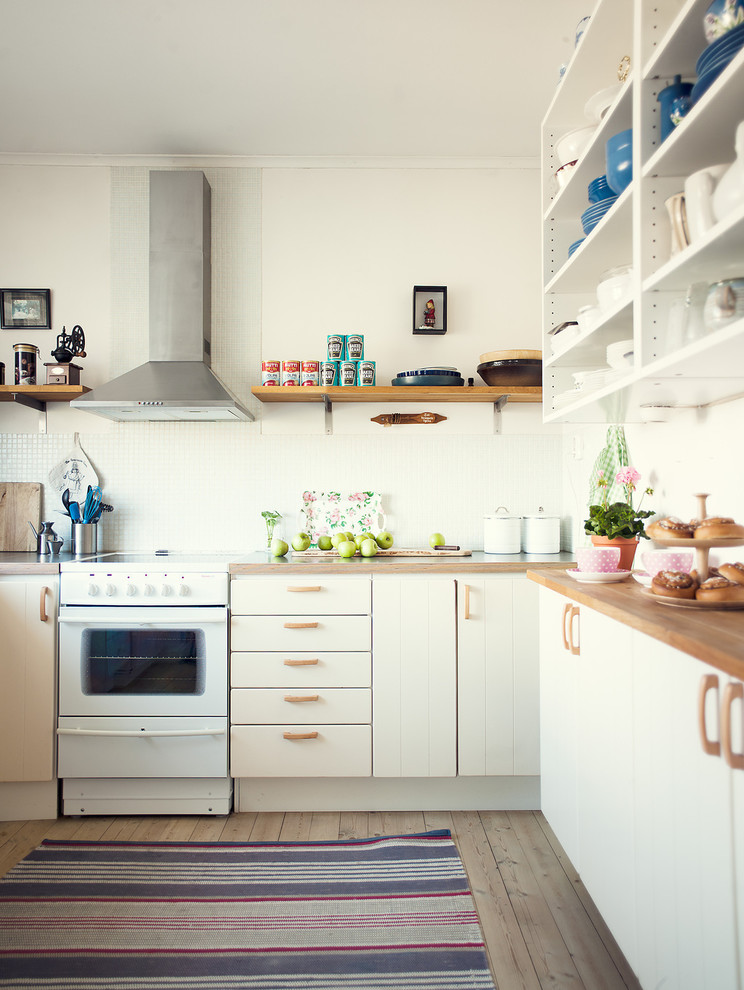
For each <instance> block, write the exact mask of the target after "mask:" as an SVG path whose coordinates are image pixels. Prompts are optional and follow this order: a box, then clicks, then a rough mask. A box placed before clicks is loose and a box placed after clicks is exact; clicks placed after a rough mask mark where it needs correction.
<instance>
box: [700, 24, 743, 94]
mask: <svg viewBox="0 0 744 990" xmlns="http://www.w3.org/2000/svg"><path fill="white" fill-rule="evenodd" d="M741 48H744V24H740V25H739V26H738V27H735V28H732V30H731V31H727V32H726V34H724V35H723V36H722V37H720V38H718V39H717V40H716V41H714V42H712V43H711V44H710V45H708V47H707V48H706V49H705V50H704V52H703V54H702V55H701V56H700V58H699V59H698V60H697V63H696V65H695V71H696V72H697V76H698V80H697V82H696V83H695V85H694V86H693V88H692V93H690V100H691V101H692V103H693V104H695V103H697V101H698V100H699V99H700V97H701V96H702V95H703V93H705V92H706V91H707V90H708V89H709V88H710V87H711V86H712V85H713V83H714V82H715V81H716V79H717V78H718V77H719V76H720V74H721V73H722V72H723V70H724V69H725V68H726V66H727V65H728V64H729V62H730V61H731V60H732V59H733V58H735V56H736V55H737V54H738V53H739V51H740V50H741Z"/></svg>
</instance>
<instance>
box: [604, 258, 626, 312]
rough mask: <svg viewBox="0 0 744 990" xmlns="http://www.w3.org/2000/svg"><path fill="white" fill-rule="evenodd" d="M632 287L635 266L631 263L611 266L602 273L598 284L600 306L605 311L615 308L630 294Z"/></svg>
mask: <svg viewBox="0 0 744 990" xmlns="http://www.w3.org/2000/svg"><path fill="white" fill-rule="evenodd" d="M632 289H633V268H632V266H631V265H620V266H618V267H617V268H610V269H609V270H608V271H606V272H604V273H603V274H602V276H601V277H600V280H599V283H598V285H597V302H598V303H599V308H600V309H601V310H602V311H603V312H606V311H607V310H609V309H614V308H615V306H617V304H618V303H619V302H620V301H621V300H623V299H625V298H627V297H629V296H630V294H631V292H632Z"/></svg>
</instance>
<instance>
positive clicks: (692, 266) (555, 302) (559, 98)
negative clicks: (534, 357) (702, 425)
mask: <svg viewBox="0 0 744 990" xmlns="http://www.w3.org/2000/svg"><path fill="white" fill-rule="evenodd" d="M709 3H710V0H658V2H656V3H654V4H653V5H651V4H648V3H645V2H644V0H599V2H598V3H597V4H596V6H595V9H594V11H593V12H592V15H591V20H590V22H589V25H588V27H587V30H586V32H585V33H584V36H583V38H582V40H581V42H580V44H579V46H578V48H577V49H576V51H575V53H574V56H573V58H572V60H571V63H570V64H569V66H568V69H567V70H566V73H565V75H564V77H563V79H562V80H561V82H560V83H559V85H558V88H557V90H556V94H555V96H554V98H553V101H552V103H551V105H550V107H549V109H548V111H547V114H546V116H545V119H544V121H543V125H542V156H543V184H542V187H543V287H544V288H543V332H544V338H543V355H544V358H543V409H544V419H545V421H546V422H566V423H572V422H575V423H592V422H593V423H603V422H632V421H642V420H649V419H651V420H652V419H654V418H664V416H663V415H662V414H661V413H660V412H658V411H660V410H667V409H669V408H688V407H695V406H702V405H709V404H711V403H718V402H722V401H727V400H730V399H733V398H736V397H738V396H740V395H742V394H744V320H739V321H737V322H736V323H732V324H729V325H728V326H726V327H724V328H722V329H720V330H717V331H714V332H711V333H706V334H704V335H702V336H700V337H698V338H697V339H693V340H689V341H687V342H686V343H684V344H680V343H679V342H677V343H676V344H675V343H673V340H672V337H671V336H670V332H669V316H670V311H671V309H672V307H673V306H675V304H677V305H679V303H680V301H681V300H682V301H683V300H684V299H685V297H686V296H687V293H688V290H689V289H690V287H691V286H693V285H696V284H697V283H705V284H706V285H707V284H711V283H713V282H717V281H720V280H722V279H726V278H733V277H740V276H744V208H742V209H740V210H738V211H736V212H735V213H734V214H732V215H731V216H728V217H726V218H724V219H723V220H722V221H721V222H719V223H718V224H716V226H715V227H714V228H713V229H712V230H710V231H709V232H708V234H707V235H706V236H704V237H703V238H700V239H698V240H696V241H694V242H693V243H692V244H691V245H689V246H688V247H686V248H685V249H684V250H682V251H680V252H678V253H677V254H675V255H672V254H671V227H670V223H669V218H668V215H667V211H666V207H665V205H664V204H665V200H667V199H668V198H669V197H670V196H672V195H674V194H675V193H679V192H682V191H683V190H684V183H685V179H686V178H687V176H689V175H691V174H692V173H693V172H695V171H697V170H698V169H701V168H705V167H707V166H709V165H716V164H719V163H722V162H731V161H733V160H734V157H735V152H734V136H735V132H736V127H737V125H738V124H739V123H740V121H741V120H743V119H744V100H742V94H744V50H742V51H740V52H739V53H738V55H737V56H736V57H735V58H734V60H733V61H732V62H730V63H729V65H728V66H727V67H726V69H725V70H724V71H723V73H722V74H721V75H720V76H719V77H718V79H717V80H716V81H715V82H714V83H713V85H712V86H711V87H710V88H709V89H708V90H707V92H705V93H704V94H703V96H702V97H701V98H700V100H699V101H698V102H697V103H696V104H695V105H694V107H693V108H692V110H691V111H690V113H689V114H688V115H687V116H686V117H685V118H684V119H683V120H682V122H681V123H680V124H679V125H678V127H677V128H676V129H675V130H674V131H673V132H672V134H671V135H670V136H669V137H668V138H667V139H666V140H665V141H664V142H663V143H662V142H661V136H660V123H659V113H660V104H659V103H658V101H657V96H658V94H659V92H661V90H663V89H664V88H665V87H666V86H667V85H669V83H671V82H672V80H673V78H674V76H675V75H681V76H682V78H683V80H685V81H689V82H694V81H695V79H696V75H695V63H696V61H697V59H698V57H699V56H700V54H701V53H702V51H703V50H704V48H705V47H706V42H705V37H704V35H703V27H702V23H703V15H704V13H705V11H706V10H707V8H708V6H709ZM625 56H630V61H631V71H630V74H629V76H628V78H627V79H626V80H625V81H624V83H623V85H622V88H621V90H620V92H619V93H618V94H617V96H616V98H615V100H614V102H613V103H612V105H611V106H610V108H609V109H608V110H607V112H606V113H605V115H604V116H603V118H602V120H601V122H600V124H599V126H598V127H597V130H596V132H595V134H594V135H593V137H592V140H591V142H590V144H589V146H588V147H587V148H586V149H585V151H584V152H583V154H582V156H581V157H580V159H579V162H578V164H577V165H576V166H575V167H574V168H573V169H572V170H571V173H570V178H569V179H568V181H567V182H566V184H565V185H564V187H563V188H562V189H559V190H558V189H556V183H555V180H554V173H555V170H556V169H557V168H558V166H559V164H560V162H559V161H558V159H557V157H556V154H555V143H556V141H557V140H558V139H559V138H560V137H561V136H562V135H564V134H565V133H566V132H567V131H570V130H572V129H574V128H578V127H582V126H586V125H587V124H588V123H590V121H588V120H587V118H586V117H585V114H584V107H585V105H586V103H587V101H588V100H589V98H590V97H592V96H593V95H594V94H595V93H597V92H598V91H600V90H603V89H605V88H607V87H610V86H612V85H617V83H618V67H619V65H620V62H621V60H622V59H623V58H624V57H625ZM629 127H632V128H633V181H632V182H631V184H630V186H629V187H628V188H627V189H626V190H625V191H624V192H623V193H622V195H620V196H619V197H618V199H617V201H616V202H615V204H614V205H613V206H612V207H611V209H610V210H609V211H608V212H607V213H606V214H605V216H604V217H603V218H602V220H601V221H600V223H599V224H598V225H597V227H595V229H594V230H593V231H592V232H591V233H590V234H589V235H588V236H587V237H586V239H585V240H584V242H583V244H581V246H580V247H579V248H578V249H577V250H576V251H575V253H574V254H573V255H572V257H571V258H569V257H568V248H569V246H570V245H571V244H572V243H573V242H574V241H576V240H578V239H579V238H580V237H581V236H582V233H583V231H582V228H581V214H582V213H583V211H584V210H586V209H587V207H588V206H589V202H588V194H587V186H588V185H589V183H590V182H591V181H592V180H593V179H595V178H596V177H597V176H600V175H604V173H605V145H606V142H607V139H608V138H609V137H611V136H612V135H613V134H616V133H618V132H619V131H623V130H626V129H627V128H629ZM621 265H632V266H633V281H632V291H631V293H630V294H629V296H628V297H627V298H626V299H624V300H622V301H621V302H620V303H619V304H618V305H617V306H616V307H615V308H614V309H613V310H612V311H607V312H604V313H602V316H601V320H600V322H599V323H598V324H596V325H595V326H594V327H593V328H592V329H591V331H587V332H583V333H581V334H579V336H577V337H574V338H573V340H572V341H571V342H570V343H569V344H568V345H567V346H566V347H565V348H564V349H562V350H561V351H560V352H559V353H557V354H555V355H553V354H552V346H551V344H552V337H551V335H550V334H549V331H550V330H551V328H553V327H554V326H556V325H557V324H559V323H562V322H564V321H570V320H576V317H577V313H578V311H579V309H580V308H581V307H582V306H587V305H596V303H597V298H596V289H597V284H598V282H599V281H600V279H601V277H602V275H603V274H604V273H605V272H607V271H608V270H610V269H612V268H616V267H618V266H621ZM625 339H632V340H633V342H634V356H633V365H632V367H629V368H628V369H627V372H625V371H624V372H623V373H622V374H621V375H619V376H615V377H614V378H613V380H612V381H611V382H608V383H607V384H606V385H605V386H604V387H602V388H597V389H594V390H592V391H586V390H585V389H580V390H579V389H576V388H575V387H574V379H573V374H574V373H575V372H578V371H591V370H600V369H607V363H606V349H607V346H608V345H609V344H611V343H614V342H615V341H618V340H625Z"/></svg>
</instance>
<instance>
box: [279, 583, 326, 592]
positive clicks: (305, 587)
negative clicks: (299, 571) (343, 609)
mask: <svg viewBox="0 0 744 990" xmlns="http://www.w3.org/2000/svg"><path fill="white" fill-rule="evenodd" d="M322 590H323V589H322V588H321V586H320V585H319V584H315V585H309V584H308V585H301V586H300V587H294V586H293V585H291V584H290V585H288V586H287V591H322Z"/></svg>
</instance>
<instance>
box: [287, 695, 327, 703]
mask: <svg viewBox="0 0 744 990" xmlns="http://www.w3.org/2000/svg"><path fill="white" fill-rule="evenodd" d="M319 697H320V695H319V694H285V695H284V700H285V701H291V702H293V703H295V702H299V701H317V700H318V698H319Z"/></svg>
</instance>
